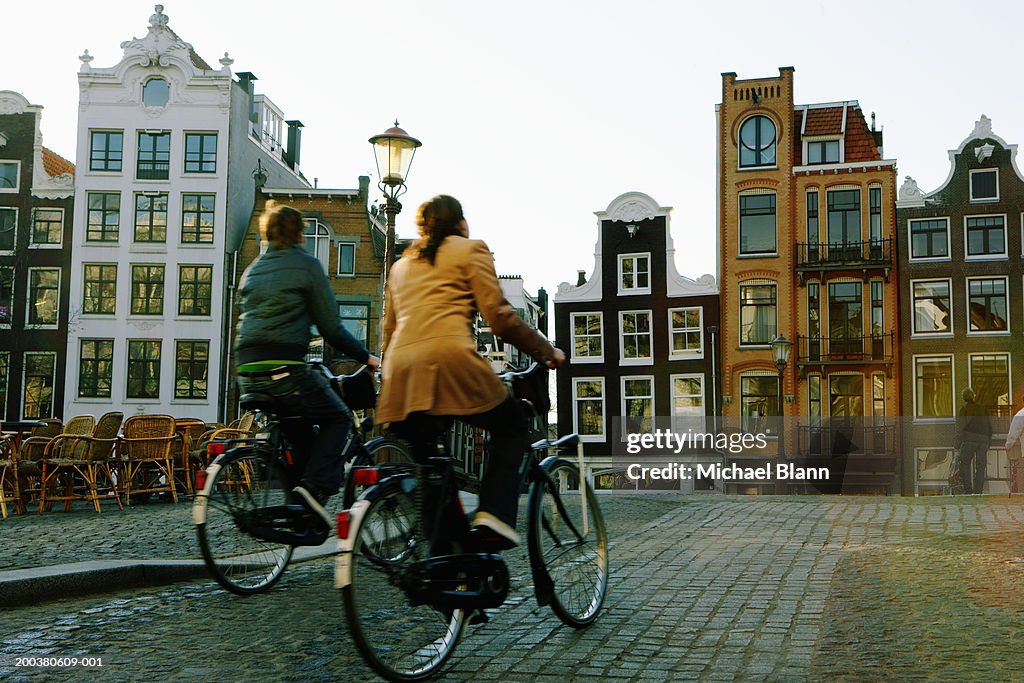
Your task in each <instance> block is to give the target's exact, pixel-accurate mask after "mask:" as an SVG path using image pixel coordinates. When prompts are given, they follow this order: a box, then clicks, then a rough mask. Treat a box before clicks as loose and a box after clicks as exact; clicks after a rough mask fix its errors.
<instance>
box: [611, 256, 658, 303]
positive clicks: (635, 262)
mask: <svg viewBox="0 0 1024 683" xmlns="http://www.w3.org/2000/svg"><path fill="white" fill-rule="evenodd" d="M650 293H651V255H650V254H620V255H619V294H650Z"/></svg>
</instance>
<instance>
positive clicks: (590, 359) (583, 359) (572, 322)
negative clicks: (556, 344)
mask: <svg viewBox="0 0 1024 683" xmlns="http://www.w3.org/2000/svg"><path fill="white" fill-rule="evenodd" d="M591 315H596V316H597V320H598V323H599V325H600V331H599V332H598V339H599V340H600V342H601V353H600V354H598V355H596V356H580V355H578V354H577V353H576V318H577V317H578V316H591ZM569 335H570V336H571V337H572V342H571V344H572V349H571V354H572V358H571V360H572V362H573V363H574V364H575V363H603V362H604V313H603V312H601V311H578V312H573V313H570V314H569ZM586 336H587V337H588V338H589V337H590V336H591V335H586Z"/></svg>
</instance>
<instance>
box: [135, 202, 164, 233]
mask: <svg viewBox="0 0 1024 683" xmlns="http://www.w3.org/2000/svg"><path fill="white" fill-rule="evenodd" d="M135 241H136V242H166V241H167V193H165V192H161V193H158V194H148V193H147V194H137V195H135Z"/></svg>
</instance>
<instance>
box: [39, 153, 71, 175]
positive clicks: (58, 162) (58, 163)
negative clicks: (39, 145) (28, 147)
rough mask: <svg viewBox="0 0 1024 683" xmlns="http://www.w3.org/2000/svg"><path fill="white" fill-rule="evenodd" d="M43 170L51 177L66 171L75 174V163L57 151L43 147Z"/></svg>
mask: <svg viewBox="0 0 1024 683" xmlns="http://www.w3.org/2000/svg"><path fill="white" fill-rule="evenodd" d="M43 170H44V171H46V175H48V176H50V177H53V176H59V175H62V174H64V173H70V174H71V175H74V174H75V165H74V164H73V163H71V162H70V161H68V160H67V159H65V158H64V157H62V156H61V155H59V154H57V153H56V152H54V151H52V150H49V149H47V148H46V147H43Z"/></svg>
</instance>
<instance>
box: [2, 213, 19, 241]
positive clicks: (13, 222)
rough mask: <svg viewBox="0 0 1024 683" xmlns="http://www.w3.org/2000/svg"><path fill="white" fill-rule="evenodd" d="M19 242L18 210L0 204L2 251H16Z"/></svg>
mask: <svg viewBox="0 0 1024 683" xmlns="http://www.w3.org/2000/svg"><path fill="white" fill-rule="evenodd" d="M17 244H18V210H17V209H15V208H14V207H10V206H0V251H14V247H15V245H17Z"/></svg>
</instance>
